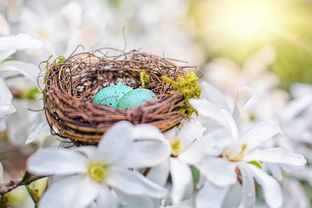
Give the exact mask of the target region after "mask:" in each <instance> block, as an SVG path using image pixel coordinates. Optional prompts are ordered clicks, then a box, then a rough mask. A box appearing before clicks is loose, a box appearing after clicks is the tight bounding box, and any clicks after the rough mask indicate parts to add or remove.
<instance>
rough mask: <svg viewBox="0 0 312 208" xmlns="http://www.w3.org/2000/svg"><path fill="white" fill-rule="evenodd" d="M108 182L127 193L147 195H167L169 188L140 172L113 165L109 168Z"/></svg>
mask: <svg viewBox="0 0 312 208" xmlns="http://www.w3.org/2000/svg"><path fill="white" fill-rule="evenodd" d="M106 182H107V184H109V185H110V186H111V187H113V188H116V189H117V190H120V191H122V192H124V193H127V194H134V195H145V196H150V197H155V198H162V197H164V196H166V195H167V190H166V189H165V188H163V187H161V186H159V185H157V184H155V183H153V182H151V181H149V180H148V179H147V178H145V177H144V176H142V175H141V174H139V173H138V172H137V171H130V170H124V169H121V168H117V167H112V168H110V170H109V177H108V178H107V179H106Z"/></svg>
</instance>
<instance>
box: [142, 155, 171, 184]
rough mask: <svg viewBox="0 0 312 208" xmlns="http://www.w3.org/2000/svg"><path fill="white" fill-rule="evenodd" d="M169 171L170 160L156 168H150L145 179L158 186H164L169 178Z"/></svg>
mask: <svg viewBox="0 0 312 208" xmlns="http://www.w3.org/2000/svg"><path fill="white" fill-rule="evenodd" d="M169 170H170V159H168V160H166V161H165V162H163V163H162V164H160V165H158V166H155V167H153V168H151V169H150V171H149V172H148V174H147V175H146V178H147V179H149V180H150V181H152V182H154V183H156V184H158V185H160V186H165V184H166V182H167V179H168V176H169Z"/></svg>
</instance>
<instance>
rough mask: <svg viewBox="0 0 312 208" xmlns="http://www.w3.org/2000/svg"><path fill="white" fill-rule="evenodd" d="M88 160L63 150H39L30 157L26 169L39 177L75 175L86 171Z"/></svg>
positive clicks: (75, 153) (80, 155)
mask: <svg viewBox="0 0 312 208" xmlns="http://www.w3.org/2000/svg"><path fill="white" fill-rule="evenodd" d="M87 163H88V160H87V158H86V157H84V156H83V155H82V154H79V153H77V152H74V151H71V150H68V149H64V148H46V149H41V150H38V151H37V152H35V153H34V154H33V155H31V156H30V157H29V159H28V163H27V167H28V170H29V171H30V172H32V173H35V174H39V175H53V174H61V175H67V174H75V173H84V172H86V171H87Z"/></svg>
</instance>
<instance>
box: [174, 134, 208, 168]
mask: <svg viewBox="0 0 312 208" xmlns="http://www.w3.org/2000/svg"><path fill="white" fill-rule="evenodd" d="M203 142H204V140H203V139H199V140H196V141H194V142H193V143H192V144H191V145H189V146H188V147H187V149H184V151H183V152H182V153H181V154H180V155H179V157H178V158H179V160H181V161H183V162H185V163H189V164H195V163H198V161H199V160H201V159H202V158H203V157H204V156H205V155H206V152H205V151H204V148H203Z"/></svg>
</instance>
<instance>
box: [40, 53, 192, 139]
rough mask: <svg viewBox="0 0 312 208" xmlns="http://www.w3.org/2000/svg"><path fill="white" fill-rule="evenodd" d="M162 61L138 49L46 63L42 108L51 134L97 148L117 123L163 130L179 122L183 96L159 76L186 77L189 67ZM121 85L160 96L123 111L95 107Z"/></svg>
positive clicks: (169, 60) (168, 60)
mask: <svg viewBox="0 0 312 208" xmlns="http://www.w3.org/2000/svg"><path fill="white" fill-rule="evenodd" d="M174 62H175V61H174V60H172V59H166V58H162V57H158V56H155V55H150V54H147V53H142V52H139V51H136V50H133V51H130V52H127V53H125V52H119V54H118V55H108V53H103V52H102V51H97V52H92V53H90V52H84V53H78V54H74V55H71V56H70V57H69V58H67V59H65V58H63V57H61V58H58V59H56V60H54V61H53V62H50V61H46V62H44V63H45V64H46V65H45V69H46V70H45V71H46V72H45V77H44V80H45V88H44V90H43V94H44V107H45V114H46V118H47V121H48V123H49V125H50V127H51V133H52V134H56V135H58V136H60V137H62V138H69V139H71V140H72V141H73V142H75V143H78V144H97V143H98V141H99V140H100V139H101V137H102V135H103V133H104V132H105V131H107V130H108V128H110V127H111V126H112V125H113V124H115V123H116V122H118V121H122V120H127V121H130V122H131V123H133V124H141V123H146V124H152V125H154V126H157V127H158V128H159V129H160V130H161V131H166V130H168V129H170V128H172V127H174V126H176V125H177V124H179V123H180V121H181V120H182V119H183V115H182V114H181V111H180V106H181V104H183V102H184V96H183V94H182V93H181V92H180V91H178V90H177V88H175V87H173V86H172V85H171V84H170V83H165V82H163V80H162V79H161V77H163V76H165V77H167V78H169V79H171V80H175V79H176V78H177V77H179V76H180V77H185V75H186V72H185V71H186V69H187V70H189V69H192V68H193V67H190V66H178V65H177V64H175V63H174ZM114 84H125V85H128V86H131V87H132V88H134V89H135V88H141V87H144V88H147V89H150V90H152V91H153V92H154V93H155V94H156V95H157V98H158V102H157V103H147V104H145V105H142V106H138V107H136V108H129V109H126V110H121V109H116V108H111V107H108V106H103V105H98V104H94V103H93V97H94V95H95V94H96V93H97V92H98V91H99V90H101V89H103V88H104V87H107V86H110V85H114Z"/></svg>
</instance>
